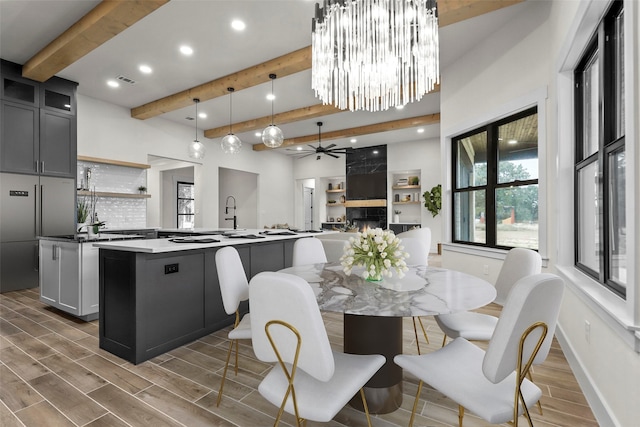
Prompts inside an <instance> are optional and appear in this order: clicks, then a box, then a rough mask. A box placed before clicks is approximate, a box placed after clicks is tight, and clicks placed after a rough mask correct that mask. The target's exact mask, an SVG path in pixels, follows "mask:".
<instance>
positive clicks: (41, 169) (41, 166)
mask: <svg viewBox="0 0 640 427" xmlns="http://www.w3.org/2000/svg"><path fill="white" fill-rule="evenodd" d="M40 173H44V160H43V161H41V162H40Z"/></svg>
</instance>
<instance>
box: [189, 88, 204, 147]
mask: <svg viewBox="0 0 640 427" xmlns="http://www.w3.org/2000/svg"><path fill="white" fill-rule="evenodd" d="M193 102H195V103H196V139H194V140H193V141H192V142H191V144H189V157H191V158H192V159H204V153H205V148H204V144H203V143H202V142H200V141H198V103H199V102H200V99H199V98H193Z"/></svg>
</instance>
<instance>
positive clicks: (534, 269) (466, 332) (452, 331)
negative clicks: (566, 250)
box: [435, 248, 542, 346]
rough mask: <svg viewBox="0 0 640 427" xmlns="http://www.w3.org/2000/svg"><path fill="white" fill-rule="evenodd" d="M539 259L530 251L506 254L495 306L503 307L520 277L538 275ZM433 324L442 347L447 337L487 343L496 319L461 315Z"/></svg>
mask: <svg viewBox="0 0 640 427" xmlns="http://www.w3.org/2000/svg"><path fill="white" fill-rule="evenodd" d="M541 269H542V258H541V257H540V254H539V253H538V252H536V251H533V250H531V249H525V248H513V249H511V250H510V251H509V252H507V256H506V257H505V259H504V262H503V264H502V268H500V273H499V274H498V278H497V279H496V294H497V295H496V299H495V300H494V302H495V303H497V304H498V305H501V306H502V305H504V302H505V300H506V299H507V295H509V291H510V290H511V287H512V286H513V285H514V283H516V282H517V281H518V280H520V279H521V278H523V277H526V276H531V275H533V274H538V273H540V271H541ZM435 320H436V323H437V324H438V326H440V329H442V331H443V332H444V333H445V336H444V339H443V341H442V345H443V346H444V344H445V343H446V340H447V337H450V338H458V337H461V338H466V339H468V340H471V341H488V340H489V339H491V335H492V334H493V330H494V329H495V327H496V324H497V323H498V318H497V317H495V316H491V315H488V314H482V313H475V312H470V311H463V312H458V313H451V314H440V315H437V316H435Z"/></svg>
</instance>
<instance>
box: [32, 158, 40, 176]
mask: <svg viewBox="0 0 640 427" xmlns="http://www.w3.org/2000/svg"><path fill="white" fill-rule="evenodd" d="M33 166H34V167H35V170H36V173H38V172H40V171H39V170H38V166H40V162H39V161H37V160H34V161H33Z"/></svg>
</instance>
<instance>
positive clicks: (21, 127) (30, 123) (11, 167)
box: [0, 100, 40, 174]
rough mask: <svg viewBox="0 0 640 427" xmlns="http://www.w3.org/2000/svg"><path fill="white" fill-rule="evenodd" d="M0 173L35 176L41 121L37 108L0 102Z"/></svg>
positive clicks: (4, 101)
mask: <svg viewBox="0 0 640 427" xmlns="http://www.w3.org/2000/svg"><path fill="white" fill-rule="evenodd" d="M0 108H2V113H1V116H0V122H1V127H2V138H1V141H2V142H1V144H0V170H1V171H2V172H17V173H26V174H34V173H37V170H38V163H37V162H38V161H39V153H38V150H39V147H40V127H39V123H40V117H39V110H38V108H37V107H33V106H29V105H25V104H20V103H17V102H12V101H6V100H3V101H2V106H1V107H0Z"/></svg>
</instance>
